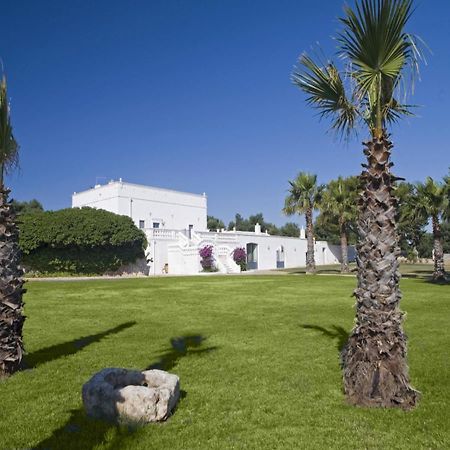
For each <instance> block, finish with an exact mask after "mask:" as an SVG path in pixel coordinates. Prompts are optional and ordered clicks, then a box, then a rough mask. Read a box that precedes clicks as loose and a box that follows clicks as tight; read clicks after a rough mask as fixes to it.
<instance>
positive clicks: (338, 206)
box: [320, 177, 359, 223]
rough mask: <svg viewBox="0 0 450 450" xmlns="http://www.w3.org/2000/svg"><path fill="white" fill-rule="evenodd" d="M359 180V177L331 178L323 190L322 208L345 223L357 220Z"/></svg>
mask: <svg viewBox="0 0 450 450" xmlns="http://www.w3.org/2000/svg"><path fill="white" fill-rule="evenodd" d="M358 190H359V181H358V178H357V177H348V178H342V177H339V178H338V179H337V180H331V181H330V182H329V183H328V184H327V187H326V189H325V191H324V192H323V195H322V199H321V202H320V209H321V210H322V211H323V212H325V213H328V214H330V215H332V216H334V217H335V218H338V220H339V221H342V222H343V223H348V222H351V221H354V220H356V217H357V214H358V211H357V203H358Z"/></svg>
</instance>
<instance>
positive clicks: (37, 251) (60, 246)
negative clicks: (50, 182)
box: [19, 207, 147, 274]
mask: <svg viewBox="0 0 450 450" xmlns="http://www.w3.org/2000/svg"><path fill="white" fill-rule="evenodd" d="M19 229H20V240H19V245H20V248H21V250H22V255H23V259H22V261H23V264H24V265H25V266H26V267H27V269H30V270H32V271H37V272H40V273H54V272H69V273H75V274H79V273H88V274H93V273H95V274H104V273H105V272H110V271H115V270H117V269H118V268H119V267H120V266H122V265H125V264H129V263H134V262H135V261H136V260H137V259H139V258H144V256H145V248H146V247H147V239H146V236H145V233H144V232H143V231H142V230H141V229H139V228H138V227H136V225H135V224H134V222H133V220H132V219H131V218H130V217H127V216H122V215H118V214H114V213H112V212H109V211H105V210H103V209H95V208H89V207H84V208H66V209H60V210H58V211H45V212H37V213H33V214H23V215H21V216H20V223H19Z"/></svg>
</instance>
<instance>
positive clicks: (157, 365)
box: [145, 334, 217, 371]
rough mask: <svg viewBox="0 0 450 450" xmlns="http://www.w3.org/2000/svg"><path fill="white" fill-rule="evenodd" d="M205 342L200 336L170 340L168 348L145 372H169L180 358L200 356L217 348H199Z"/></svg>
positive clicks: (179, 337)
mask: <svg viewBox="0 0 450 450" xmlns="http://www.w3.org/2000/svg"><path fill="white" fill-rule="evenodd" d="M205 340H206V338H205V337H204V336H202V335H200V334H194V335H187V336H178V337H174V338H171V339H170V347H169V348H167V349H166V350H165V351H164V352H163V353H162V354H161V355H160V356H159V358H158V360H157V361H155V362H154V363H152V364H150V365H149V366H148V367H147V368H146V369H145V370H151V369H160V370H166V371H169V370H171V369H173V368H174V367H175V366H176V365H177V364H178V361H179V360H180V359H181V358H183V357H185V356H187V355H188V354H189V355H191V356H193V355H201V354H204V353H210V352H212V351H214V350H216V349H217V347H207V348H199V347H201V346H202V344H203V342H204V341H205Z"/></svg>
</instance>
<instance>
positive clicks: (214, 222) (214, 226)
mask: <svg viewBox="0 0 450 450" xmlns="http://www.w3.org/2000/svg"><path fill="white" fill-rule="evenodd" d="M206 227H207V228H208V230H211V231H215V230H221V229H222V228H225V224H224V223H223V221H222V220H220V219H218V218H217V217H214V216H208V218H207V225H206Z"/></svg>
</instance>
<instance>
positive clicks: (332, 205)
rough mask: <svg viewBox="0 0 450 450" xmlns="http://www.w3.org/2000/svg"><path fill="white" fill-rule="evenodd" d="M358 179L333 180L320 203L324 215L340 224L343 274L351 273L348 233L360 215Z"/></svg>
mask: <svg viewBox="0 0 450 450" xmlns="http://www.w3.org/2000/svg"><path fill="white" fill-rule="evenodd" d="M358 185H359V180H358V178H357V177H349V178H342V177H339V178H338V179H337V180H332V181H330V182H329V183H328V185H327V186H326V188H325V191H324V193H323V196H322V200H321V202H320V209H321V211H322V213H323V214H328V215H329V216H331V218H332V219H334V220H337V221H338V224H339V234H340V241H341V272H342V273H346V272H349V266H348V233H349V227H350V224H351V223H353V222H355V221H356V217H357V215H358V212H357V203H358V194H359V188H358Z"/></svg>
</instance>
